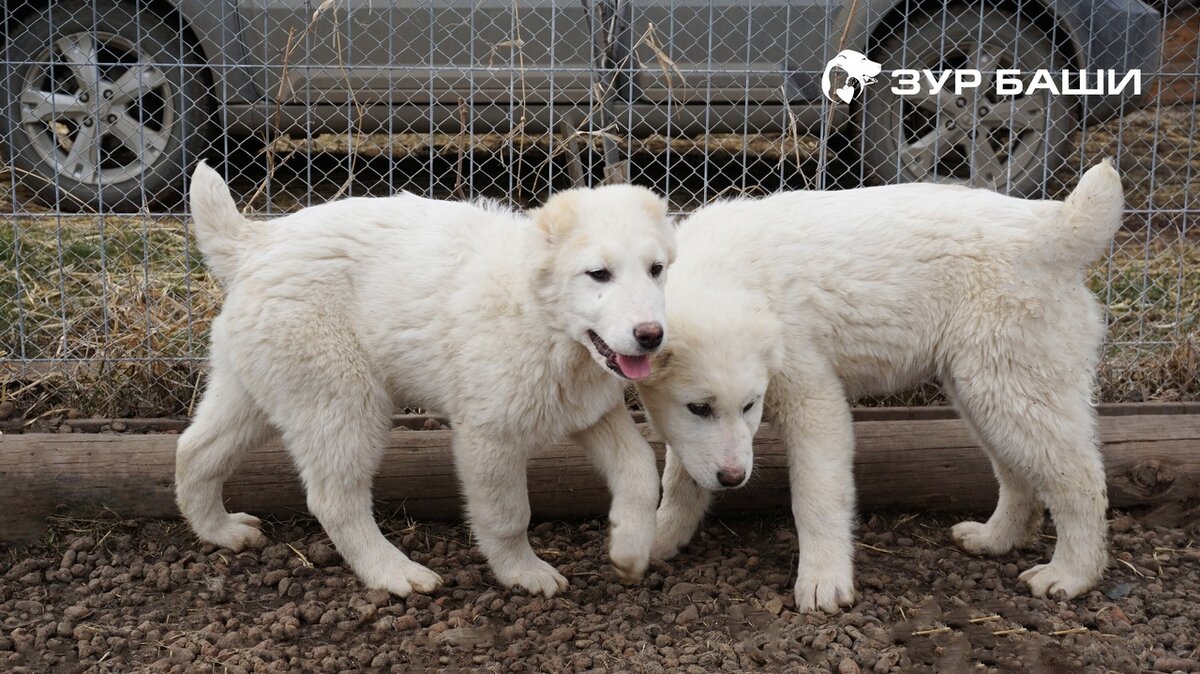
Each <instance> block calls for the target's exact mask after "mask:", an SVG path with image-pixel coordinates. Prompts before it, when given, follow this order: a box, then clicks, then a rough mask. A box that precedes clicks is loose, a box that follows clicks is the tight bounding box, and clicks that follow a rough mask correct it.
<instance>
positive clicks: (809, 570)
mask: <svg viewBox="0 0 1200 674" xmlns="http://www.w3.org/2000/svg"><path fill="white" fill-rule="evenodd" d="M797 379H803V380H804V386H803V387H794V388H792V390H786V389H785V390H778V391H776V395H775V399H776V400H777V401H778V402H777V404H776V405H774V412H775V422H776V423H777V424H778V425H779V427H780V433H781V435H782V436H783V440H784V443H785V445H786V447H787V453H788V477H789V479H790V482H791V491H792V515H793V516H794V517H795V519H796V537H797V539H798V541H799V548H800V549H799V566H798V569H797V578H796V609H797V610H799V611H811V610H814V609H820V610H823V611H836V610H837V609H838V606H842V605H849V604H850V603H852V602H853V601H854V540H853V536H852V528H853V524H854V474H853V466H854V429H853V425H852V423H851V417H850V406H849V404H848V403H847V402H846V399H845V397H844V396H843V395H842V387H841V383H840V382H839V381H838V380H837V379H836V378H834V377H832V376H824V377H811V376H805V377H800V378H797ZM793 381H794V380H793ZM784 386H785V387H786V384H785V385H784Z"/></svg>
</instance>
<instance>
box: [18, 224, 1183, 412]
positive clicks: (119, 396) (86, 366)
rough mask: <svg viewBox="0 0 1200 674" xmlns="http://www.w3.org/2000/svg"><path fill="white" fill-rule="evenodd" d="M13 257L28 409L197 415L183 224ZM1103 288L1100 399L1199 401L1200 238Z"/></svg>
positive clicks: (1116, 270) (1149, 251)
mask: <svg viewBox="0 0 1200 674" xmlns="http://www.w3.org/2000/svg"><path fill="white" fill-rule="evenodd" d="M0 260H2V261H3V265H4V267H5V268H6V269H12V270H16V272H17V273H16V274H15V275H14V274H6V275H5V276H3V277H0V297H5V298H12V297H19V298H20V299H19V301H18V302H11V301H9V302H5V303H4V304H3V305H0V359H28V360H49V361H67V363H66V366H64V365H63V363H61V362H48V363H36V362H35V363H34V364H33V365H32V367H27V368H26V369H25V370H24V372H17V371H16V370H15V369H14V368H13V367H12V366H7V367H8V368H9V369H8V370H7V371H6V372H5V371H0V378H3V379H4V380H5V386H4V392H3V394H2V395H3V396H4V397H5V398H9V399H13V400H14V402H15V403H16V404H17V406H18V409H20V410H21V411H22V412H23V413H24V414H25V415H26V416H27V417H33V416H37V415H55V414H62V413H63V411H64V410H67V409H75V410H79V411H80V412H82V413H83V414H85V415H102V416H159V415H186V414H188V413H189V411H190V410H191V407H192V405H193V404H194V400H195V395H196V390H197V386H198V385H199V384H200V382H201V376H202V359H203V358H204V355H205V352H206V338H207V331H208V326H209V323H210V321H211V320H212V318H213V317H214V316H215V314H216V312H217V310H218V309H219V304H220V296H221V295H220V290H219V288H218V286H217V285H216V284H215V283H214V282H213V280H212V279H211V278H210V277H209V276H208V274H207V272H206V271H205V270H204V268H203V266H202V264H201V259H200V256H199V253H198V251H197V250H196V248H195V244H194V242H193V241H191V240H190V238H189V236H188V235H187V234H186V232H185V229H184V224H183V223H182V222H180V221H179V220H176V219H172V218H165V217H152V216H136V217H119V216H112V215H109V216H105V217H103V218H97V217H95V216H74V217H61V218H54V217H30V218H21V219H20V220H18V221H16V222H10V223H6V225H5V226H3V227H0ZM60 270H61V272H60ZM1109 279H1111V281H1110V280H1109ZM1090 283H1091V286H1092V288H1093V290H1095V291H1096V293H1097V295H1098V297H1100V299H1101V300H1102V301H1104V302H1105V303H1106V305H1107V307H1108V310H1109V315H1110V328H1109V337H1110V341H1111V343H1110V345H1109V347H1108V349H1107V352H1106V357H1105V360H1104V363H1103V365H1102V367H1101V370H1100V396H1101V399H1102V400H1104V401H1108V402H1118V401H1142V400H1196V399H1200V343H1198V339H1197V335H1198V334H1200V241H1198V240H1196V239H1194V238H1190V239H1189V238H1183V237H1174V238H1172V237H1169V236H1167V235H1166V233H1165V232H1161V231H1160V232H1157V233H1150V232H1149V231H1148V230H1146V229H1145V228H1143V229H1142V230H1141V231H1130V232H1123V233H1122V234H1121V235H1120V236H1119V237H1118V240H1117V242H1116V243H1115V244H1114V253H1113V255H1112V256H1111V257H1109V258H1108V259H1106V260H1104V261H1102V262H1100V263H1098V264H1097V265H1096V266H1095V267H1094V268H1093V270H1092V275H1091V280H1090ZM22 347H23V350H22ZM934 398H936V390H935V389H923V390H921V391H918V392H915V393H912V394H909V395H906V396H899V397H896V398H893V399H891V400H890V402H892V403H897V402H903V403H908V404H913V403H922V402H930V400H931V399H934Z"/></svg>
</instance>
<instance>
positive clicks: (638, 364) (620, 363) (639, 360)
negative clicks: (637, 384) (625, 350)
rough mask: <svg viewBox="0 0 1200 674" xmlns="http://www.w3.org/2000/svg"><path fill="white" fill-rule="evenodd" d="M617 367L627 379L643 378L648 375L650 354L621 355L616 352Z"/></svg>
mask: <svg viewBox="0 0 1200 674" xmlns="http://www.w3.org/2000/svg"><path fill="white" fill-rule="evenodd" d="M617 367H619V368H621V374H623V375H625V376H626V377H628V378H629V379H634V380H637V379H645V378H646V377H648V376H650V356H623V355H621V354H617Z"/></svg>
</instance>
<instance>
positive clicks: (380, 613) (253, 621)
mask: <svg viewBox="0 0 1200 674" xmlns="http://www.w3.org/2000/svg"><path fill="white" fill-rule="evenodd" d="M949 524H952V522H951V521H948V520H939V519H935V518H931V517H925V516H899V515H888V516H874V517H871V518H870V519H869V520H868V521H866V522H865V523H864V524H863V525H862V527H861V529H860V538H859V540H860V545H859V553H858V562H857V572H858V576H857V577H858V586H859V591H860V596H859V602H858V603H857V604H856V605H855V606H854V607H852V608H851V609H849V610H847V611H844V612H842V613H839V614H835V615H802V614H797V613H795V612H794V611H793V608H794V602H793V599H792V594H791V582H792V580H793V575H794V569H793V567H792V564H793V563H794V560H795V543H796V540H795V533H794V532H793V531H792V529H791V525H790V522H789V521H788V520H786V519H782V518H766V519H764V518H759V519H724V520H715V519H710V520H709V522H708V524H707V525H706V527H705V528H704V530H703V531H702V532H701V533H700V534H699V535H698V536H697V537H696V539H695V540H694V541H693V543H692V544H691V545H690V546H689V547H687V548H686V549H685V550H684V551H683V552H682V553H681V555H680V556H679V557H678V558H677V559H675V560H673V561H672V562H669V563H667V562H654V563H653V565H652V567H651V569H650V571H649V572H648V573H647V576H646V578H645V579H644V580H643V581H642V582H641V583H638V584H634V585H623V584H621V583H620V582H619V580H618V578H617V576H616V574H615V573H614V572H613V571H612V569H611V568H610V567H609V566H608V564H607V561H606V558H605V554H604V550H605V545H606V540H605V539H606V535H605V528H604V524H603V522H602V521H599V520H592V521H587V522H582V523H579V522H574V523H562V522H546V523H540V524H537V525H536V526H534V527H533V529H532V531H531V539H532V543H533V546H534V549H535V550H537V551H538V553H539V554H540V555H541V556H542V557H543V558H544V559H547V560H549V561H550V562H551V563H553V564H555V565H557V567H558V569H559V570H560V571H561V572H563V573H564V574H566V575H567V576H568V578H569V579H570V581H571V586H570V588H569V589H568V590H567V591H566V592H563V593H561V594H560V595H558V596H556V597H554V598H552V599H545V598H542V597H532V596H529V595H526V594H523V593H520V592H513V591H509V590H506V589H504V588H502V587H499V586H497V585H496V583H495V581H494V579H493V578H492V576H491V574H490V572H489V571H488V570H487V567H486V565H485V564H484V561H483V558H482V556H481V555H480V553H479V552H478V550H476V549H473V548H472V547H471V546H470V544H469V536H468V532H467V530H466V528H465V527H464V526H462V525H453V524H413V523H412V522H410V521H406V520H403V519H387V520H385V521H384V531H385V532H387V533H388V536H389V538H390V539H391V540H393V541H395V542H397V543H400V544H401V545H402V546H404V548H405V549H407V550H409V551H410V554H411V556H412V557H413V558H414V559H415V560H416V561H418V562H420V563H422V564H425V565H427V566H429V567H431V568H432V569H434V570H435V571H437V572H438V573H440V574H441V575H442V577H443V578H444V579H445V580H446V584H445V586H444V587H443V588H442V589H440V590H438V591H437V592H436V593H434V594H433V595H414V596H411V597H409V598H408V599H407V600H403V599H398V598H396V597H392V596H389V595H388V594H387V593H385V592H381V591H378V590H367V589H366V588H364V587H362V586H361V585H359V584H358V582H357V581H356V580H355V579H354V577H353V576H352V575H351V574H350V573H349V572H348V571H347V570H346V569H345V568H344V567H343V566H342V565H341V563H340V559H339V557H338V555H337V552H336V551H335V550H333V548H332V547H331V546H330V545H329V544H328V539H326V538H325V536H324V534H323V533H322V532H321V531H320V529H319V527H317V526H316V525H315V523H314V522H312V521H311V520H307V519H298V520H295V521H290V522H269V523H268V524H267V525H266V531H267V534H268V536H269V538H270V540H271V541H272V542H271V543H270V544H268V545H267V546H266V547H265V548H263V549H260V550H250V551H247V552H243V553H240V554H233V553H231V552H230V551H228V550H223V549H216V548H214V547H213V546H211V545H201V544H199V543H197V542H196V541H195V540H194V539H193V538H192V536H191V534H190V533H189V532H188V530H187V528H186V526H185V525H183V524H182V523H181V522H178V521H158V520H150V521H147V520H141V521H80V520H58V521H56V522H55V525H54V528H53V530H52V532H51V534H50V536H49V538H48V539H47V542H46V543H45V544H42V545H39V546H34V547H20V548H2V547H0V671H7V672H13V673H14V674H16V673H18V672H42V671H55V672H58V671H63V672H75V671H78V672H82V671H92V672H129V671H149V672H252V671H253V672H274V671H279V672H284V671H288V672H291V671H313V672H339V671H346V670H377V671H388V670H390V671H413V670H419V669H421V668H424V669H427V670H437V669H454V668H458V669H471V670H480V671H488V672H523V671H539V672H557V671H581V670H620V671H645V672H689V673H691V672H695V673H697V674H700V673H703V672H711V671H717V670H724V671H755V670H769V671H814V672H838V673H839V674H855V673H860V672H921V671H930V672H932V671H944V672H967V671H971V672H976V671H978V672H1037V671H1045V672H1107V671H1116V672H1142V671H1154V672H1196V671H1200V646H1198V642H1200V635H1198V629H1197V626H1198V625H1200V549H1197V548H1196V547H1193V546H1194V545H1195V543H1194V541H1195V538H1196V536H1197V534H1198V533H1200V525H1196V524H1193V525H1191V526H1190V528H1177V529H1170V528H1161V527H1154V528H1152V527H1148V526H1143V525H1141V524H1139V522H1138V521H1137V520H1135V519H1134V518H1132V517H1130V516H1127V515H1116V516H1115V519H1114V520H1113V523H1112V530H1113V535H1112V539H1113V541H1112V543H1113V544H1112V552H1113V556H1114V562H1113V564H1112V566H1111V568H1110V569H1109V572H1108V573H1107V575H1106V576H1105V578H1104V580H1103V581H1102V582H1101V583H1100V586H1099V587H1098V588H1097V589H1096V590H1094V591H1092V592H1090V593H1089V594H1087V595H1085V596H1084V597H1082V598H1080V599H1077V600H1075V601H1071V602H1062V601H1051V600H1044V599H1035V598H1033V597H1030V596H1029V595H1028V594H1027V593H1026V591H1025V588H1024V587H1023V586H1020V585H1018V583H1017V581H1016V575H1017V573H1018V571H1019V570H1021V569H1024V568H1027V567H1028V566H1030V565H1031V564H1033V563H1035V562H1037V561H1042V560H1043V559H1045V558H1046V557H1047V555H1048V554H1049V552H1050V549H1051V545H1052V543H1053V540H1052V538H1051V537H1050V536H1043V540H1042V541H1041V542H1040V543H1039V544H1038V545H1037V546H1036V547H1035V548H1034V549H1032V550H1028V551H1024V552H1022V553H1019V554H1015V553H1014V554H1009V555H1005V556H1004V557H1001V558H998V559H980V558H976V557H971V556H969V555H966V554H964V553H961V552H959V551H958V550H957V549H955V548H954V547H953V546H952V544H951V543H950V541H949V538H948V536H947V534H946V530H947V527H948V525H949Z"/></svg>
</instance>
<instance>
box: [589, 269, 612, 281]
mask: <svg viewBox="0 0 1200 674" xmlns="http://www.w3.org/2000/svg"><path fill="white" fill-rule="evenodd" d="M586 273H587V275H588V276H591V277H592V280H593V281H595V282H597V283H608V282H609V281H611V280H612V272H610V271H609V270H607V269H592V270H590V271H588V272H586Z"/></svg>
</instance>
